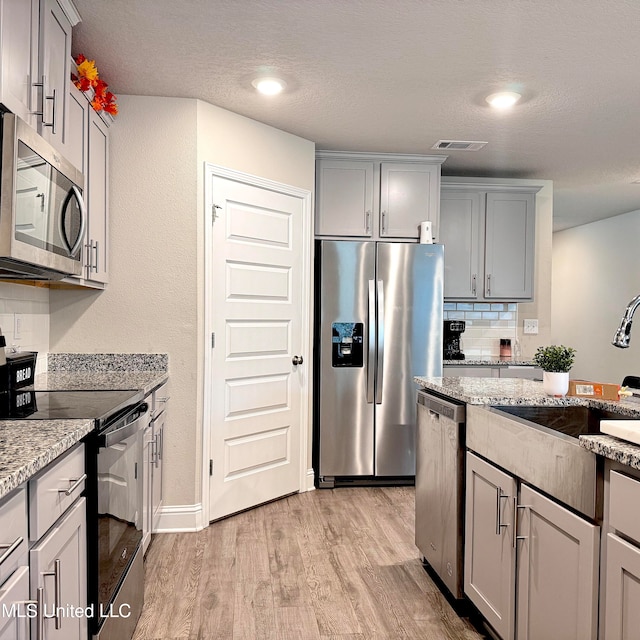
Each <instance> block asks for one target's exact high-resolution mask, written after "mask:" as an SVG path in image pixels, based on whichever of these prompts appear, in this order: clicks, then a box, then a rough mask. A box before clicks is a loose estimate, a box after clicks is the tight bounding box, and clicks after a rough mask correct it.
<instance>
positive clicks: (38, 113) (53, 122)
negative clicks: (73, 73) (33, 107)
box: [31, 76, 56, 134]
mask: <svg viewBox="0 0 640 640" xmlns="http://www.w3.org/2000/svg"><path fill="white" fill-rule="evenodd" d="M46 80H47V77H46V76H42V82H34V83H33V86H34V87H42V109H41V110H40V111H32V112H31V115H33V116H40V117H41V118H42V126H43V127H51V132H52V133H54V134H55V132H56V90H55V89H54V90H53V94H52V95H50V96H48V95H45V89H46ZM45 100H53V118H52V120H51V122H47V121H46V120H45V119H44V103H45Z"/></svg>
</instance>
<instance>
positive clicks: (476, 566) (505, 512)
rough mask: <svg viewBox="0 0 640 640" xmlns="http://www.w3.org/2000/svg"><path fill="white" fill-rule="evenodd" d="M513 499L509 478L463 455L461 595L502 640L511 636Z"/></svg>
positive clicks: (513, 485) (510, 478) (477, 460)
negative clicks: (463, 529)
mask: <svg viewBox="0 0 640 640" xmlns="http://www.w3.org/2000/svg"><path fill="white" fill-rule="evenodd" d="M515 498H516V481H515V479H514V478H513V476H510V475H508V474H506V473H503V472H502V471H500V470H499V469H498V468H497V467H494V466H493V465H492V464H489V463H488V462H485V461H484V460H481V459H480V458H478V457H477V456H476V455H474V454H472V453H470V452H468V453H467V472H466V495H465V517H466V522H465V544H464V547H465V549H464V573H465V575H464V591H465V593H466V594H467V596H468V597H469V599H470V600H471V602H473V604H475V605H476V607H477V608H478V610H479V611H480V613H481V614H482V615H483V616H484V617H485V618H486V619H487V621H488V622H489V624H491V626H492V627H493V628H494V629H495V630H496V631H497V632H498V634H499V635H500V637H501V638H502V639H503V640H511V639H512V638H513V637H514V608H515V557H516V556H515V546H514V544H513V542H514V540H513V531H512V529H513V526H512V524H513V517H514V501H515ZM550 637H553V636H550Z"/></svg>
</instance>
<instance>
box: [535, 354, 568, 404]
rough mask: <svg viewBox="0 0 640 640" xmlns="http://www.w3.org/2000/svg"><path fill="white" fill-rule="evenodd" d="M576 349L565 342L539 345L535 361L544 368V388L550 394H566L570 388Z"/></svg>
mask: <svg viewBox="0 0 640 640" xmlns="http://www.w3.org/2000/svg"><path fill="white" fill-rule="evenodd" d="M575 355H576V350H575V349H573V348H571V347H565V346H564V345H563V344H561V345H555V344H552V345H551V346H550V347H538V349H537V351H536V353H535V355H534V356H533V361H534V363H535V364H537V365H538V366H539V367H540V368H541V369H542V372H543V373H542V388H543V389H544V391H545V393H547V394H548V395H550V396H564V395H566V393H567V391H568V390H569V371H570V370H571V367H572V366H573V361H574V358H575Z"/></svg>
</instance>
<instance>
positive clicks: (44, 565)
mask: <svg viewBox="0 0 640 640" xmlns="http://www.w3.org/2000/svg"><path fill="white" fill-rule="evenodd" d="M86 536H87V532H86V515H85V499H84V498H80V499H79V500H77V501H76V502H75V503H74V505H73V506H72V507H71V508H70V509H69V511H67V513H66V514H65V515H64V516H63V517H62V518H60V520H59V521H58V522H57V523H56V524H55V525H54V526H53V528H52V529H51V531H49V533H47V535H46V536H45V537H44V538H42V540H41V541H40V542H39V543H38V544H37V545H36V546H35V547H34V548H33V549H32V550H31V551H30V554H29V565H30V573H31V599H32V600H35V599H36V598H37V594H38V589H43V593H42V596H43V598H44V605H45V606H44V609H45V613H47V614H50V613H54V611H56V610H57V611H58V612H59V616H58V618H57V619H56V618H46V619H45V620H44V638H43V640H86V638H87V618H86V616H78V617H75V616H66V615H61V614H62V613H63V612H64V611H67V610H68V608H71V607H73V608H74V610H75V609H76V607H83V608H84V607H86V606H87V541H86ZM56 594H57V595H58V596H59V601H57V599H56ZM36 627H37V620H33V621H32V629H31V633H32V635H33V637H34V638H35V637H36Z"/></svg>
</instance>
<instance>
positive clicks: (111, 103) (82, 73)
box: [71, 53, 118, 116]
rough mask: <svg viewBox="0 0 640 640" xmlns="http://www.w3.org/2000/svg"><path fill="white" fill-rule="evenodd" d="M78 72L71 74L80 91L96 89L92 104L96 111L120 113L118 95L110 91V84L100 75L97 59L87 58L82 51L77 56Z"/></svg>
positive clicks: (115, 114) (113, 114) (114, 114)
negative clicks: (117, 102)
mask: <svg viewBox="0 0 640 640" xmlns="http://www.w3.org/2000/svg"><path fill="white" fill-rule="evenodd" d="M75 62H76V67H77V69H78V74H77V75H76V74H74V73H72V74H71V80H72V81H73V84H74V85H75V86H76V87H77V88H78V89H80V91H90V90H91V89H93V90H94V95H93V99H92V100H91V106H92V107H93V108H94V109H95V111H105V112H106V113H109V114H111V115H112V116H117V115H118V105H117V104H116V97H115V96H114V95H113V93H111V91H109V85H107V83H106V82H105V81H104V80H102V79H101V78H100V76H99V75H98V68H97V67H96V62H95V60H87V59H86V58H85V57H84V56H83V55H82V54H81V53H80V54H78V55H77V56H76V57H75Z"/></svg>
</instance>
